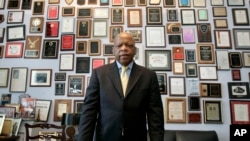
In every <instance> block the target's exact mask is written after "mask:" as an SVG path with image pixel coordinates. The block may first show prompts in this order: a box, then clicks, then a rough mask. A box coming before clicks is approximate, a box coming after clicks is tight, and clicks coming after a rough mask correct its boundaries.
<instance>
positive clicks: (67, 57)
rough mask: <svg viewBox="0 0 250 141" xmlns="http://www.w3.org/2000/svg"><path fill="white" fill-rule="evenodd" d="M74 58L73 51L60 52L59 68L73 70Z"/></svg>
mask: <svg viewBox="0 0 250 141" xmlns="http://www.w3.org/2000/svg"><path fill="white" fill-rule="evenodd" d="M74 59H75V58H74V54H73V53H63V54H60V62H59V70H60V71H72V70H73V69H74Z"/></svg>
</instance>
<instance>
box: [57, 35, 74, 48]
mask: <svg viewBox="0 0 250 141" xmlns="http://www.w3.org/2000/svg"><path fill="white" fill-rule="evenodd" d="M74 49H75V34H61V48H60V50H61V51H73V50H74Z"/></svg>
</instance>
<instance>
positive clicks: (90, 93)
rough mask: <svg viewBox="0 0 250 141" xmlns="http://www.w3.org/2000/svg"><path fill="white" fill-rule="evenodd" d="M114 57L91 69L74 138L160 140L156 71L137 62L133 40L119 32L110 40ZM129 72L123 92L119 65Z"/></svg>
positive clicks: (90, 140)
mask: <svg viewBox="0 0 250 141" xmlns="http://www.w3.org/2000/svg"><path fill="white" fill-rule="evenodd" d="M114 54H115V59H116V61H114V62H113V63H111V64H107V65H104V66H102V67H99V68H97V69H94V70H93V71H92V75H91V78H90V82H89V86H88V88H87V91H86V95H85V99H84V103H83V106H82V114H81V119H80V125H79V129H78V141H93V140H94V141H147V132H148V133H149V136H150V140H151V141H163V137H164V116H163V105H162V99H161V94H160V91H159V85H158V81H157V76H156V73H155V72H154V71H152V70H149V69H147V68H145V67H142V66H139V65H137V64H136V63H135V62H134V61H133V58H134V56H135V54H136V47H135V41H134V39H133V36H132V35H130V34H129V33H126V32H122V33H120V34H118V35H117V36H116V37H115V40H114ZM122 66H127V67H128V69H127V71H126V75H128V76H129V80H128V84H127V87H126V92H125V93H124V92H123V88H122V82H121V78H120V73H121V67H122Z"/></svg>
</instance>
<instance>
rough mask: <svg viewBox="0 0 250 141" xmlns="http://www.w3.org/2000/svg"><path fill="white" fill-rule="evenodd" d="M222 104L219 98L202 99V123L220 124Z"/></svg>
mask: <svg viewBox="0 0 250 141" xmlns="http://www.w3.org/2000/svg"><path fill="white" fill-rule="evenodd" d="M221 107H222V104H221V101H220V100H203V108H204V123H217V124H222V123H223V121H222V109H221Z"/></svg>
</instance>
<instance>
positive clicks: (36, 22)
mask: <svg viewBox="0 0 250 141" xmlns="http://www.w3.org/2000/svg"><path fill="white" fill-rule="evenodd" d="M43 25H44V17H31V18H30V27H29V30H30V33H43Z"/></svg>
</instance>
